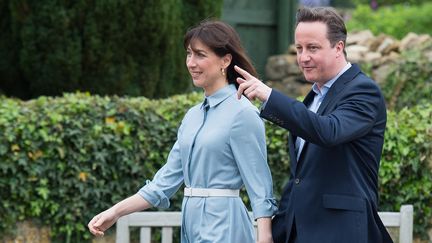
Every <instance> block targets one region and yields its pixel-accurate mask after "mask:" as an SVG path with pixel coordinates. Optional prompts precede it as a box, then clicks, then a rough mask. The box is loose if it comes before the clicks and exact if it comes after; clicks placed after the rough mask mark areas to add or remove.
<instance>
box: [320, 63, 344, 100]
mask: <svg viewBox="0 0 432 243" xmlns="http://www.w3.org/2000/svg"><path fill="white" fill-rule="evenodd" d="M351 66H352V65H351V63H350V62H348V63H347V64H346V65H345V67H344V68H342V70H341V71H340V72H339V73H338V74H337V75H336V76H335V77H334V78H332V79H330V80H329V81H327V82H326V83H325V84H324V85H323V86H321V89H319V88H318V85H317V83H314V84H313V85H312V90H313V91H314V92H315V94H317V95H322V96H325V95H326V94H327V92H328V91H329V89H330V87H331V86H332V85H333V84H334V82H336V80H337V79H338V78H339V77H340V76H341V75H342V74H343V73H344V72H346V71H347V70H348V69H349V68H350V67H351Z"/></svg>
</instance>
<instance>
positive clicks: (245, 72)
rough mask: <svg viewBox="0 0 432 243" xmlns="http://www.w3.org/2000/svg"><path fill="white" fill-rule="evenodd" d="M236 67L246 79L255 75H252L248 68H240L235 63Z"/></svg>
mask: <svg viewBox="0 0 432 243" xmlns="http://www.w3.org/2000/svg"><path fill="white" fill-rule="evenodd" d="M234 69H235V70H236V72H238V73H239V74H240V75H241V76H243V78H245V79H249V78H251V77H253V76H252V75H250V73H248V72H247V71H246V70H244V69H242V68H240V67H239V66H237V65H234Z"/></svg>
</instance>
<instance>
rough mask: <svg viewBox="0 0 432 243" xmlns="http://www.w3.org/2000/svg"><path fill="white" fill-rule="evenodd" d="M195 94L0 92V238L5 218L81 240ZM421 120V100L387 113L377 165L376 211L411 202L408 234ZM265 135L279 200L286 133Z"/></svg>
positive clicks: (426, 154) (160, 159) (146, 163)
mask: <svg viewBox="0 0 432 243" xmlns="http://www.w3.org/2000/svg"><path fill="white" fill-rule="evenodd" d="M202 98H203V95H202V94H201V93H191V94H188V95H178V96H173V97H171V98H169V99H161V100H148V99H145V98H119V97H100V96H90V95H88V94H85V93H77V94H65V95H64V96H63V97H59V98H46V97H40V98H38V99H35V100H31V101H28V102H22V101H19V100H15V99H7V98H4V97H3V98H0V99H1V102H0V130H1V131H2V136H1V137H0V161H2V162H1V163H0V192H1V194H0V195H1V196H0V197H1V200H0V215H2V220H1V221H0V235H4V233H5V232H9V233H10V232H12V231H13V228H14V227H15V222H18V221H21V220H32V219H37V220H38V221H39V222H40V223H41V224H42V225H48V226H50V227H51V229H52V232H53V238H54V240H55V241H58V242H71V241H72V242H84V241H89V239H90V235H89V233H88V232H87V230H86V224H87V222H88V221H89V220H90V218H91V217H92V216H93V215H95V214H96V213H98V212H100V211H101V210H104V209H106V208H108V207H109V206H111V205H112V204H113V203H116V202H118V201H119V200H121V199H123V198H125V197H127V196H129V195H131V194H133V193H135V192H136V191H138V190H139V189H140V187H141V186H142V185H143V184H144V181H145V180H146V179H151V178H152V177H153V175H154V173H155V172H156V171H157V170H158V169H159V168H160V167H161V166H162V165H163V164H164V163H165V161H166V157H167V155H168V152H169V150H170V148H171V146H172V145H173V144H174V140H175V139H176V131H177V128H178V126H179V124H180V121H181V119H182V117H183V116H184V114H185V112H186V111H187V109H188V108H190V107H191V106H193V105H194V104H196V103H198V102H200V101H201V100H202ZM431 117H432V105H431V104H430V103H429V104H425V105H424V106H415V107H412V108H410V109H407V108H405V109H402V110H401V111H400V112H397V111H390V112H389V115H388V126H387V133H386V135H385V140H386V143H385V147H384V154H383V161H382V165H381V170H380V182H381V185H380V191H381V194H380V196H381V208H380V210H395V211H397V210H398V209H399V207H400V205H401V204H405V203H412V204H414V206H415V214H416V217H415V220H416V221H415V232H416V233H420V234H422V235H424V233H425V232H426V229H427V228H428V227H430V225H429V223H428V222H427V220H428V219H430V218H431V216H432V212H431V209H430V205H432V196H431V195H430V191H431V190H432V180H431V179H432V176H431V169H430V167H428V166H429V165H428V163H429V164H430V163H432V161H431V159H432V154H431V153H432V127H431V126H432V122H431ZM266 135H267V147H268V160H269V165H270V168H271V170H272V174H273V181H274V192H275V195H276V197H277V198H280V193H281V192H282V188H283V186H284V184H285V183H286V181H287V179H288V175H289V159H288V154H287V136H288V133H287V131H286V130H284V129H281V128H278V127H276V126H275V125H272V124H270V123H268V122H266ZM181 197H182V195H181V193H177V194H176V195H175V196H174V198H173V199H172V206H171V209H172V210H179V209H180V206H181ZM245 201H247V200H245Z"/></svg>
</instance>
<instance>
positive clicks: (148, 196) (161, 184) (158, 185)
mask: <svg viewBox="0 0 432 243" xmlns="http://www.w3.org/2000/svg"><path fill="white" fill-rule="evenodd" d="M181 130H182V126H180V128H179V131H178V135H177V138H178V137H179V136H180V134H181ZM183 179H184V177H183V169H182V163H181V156H180V147H179V141H178V139H177V141H176V142H175V144H174V146H173V147H172V149H171V151H170V153H169V155H168V159H167V163H166V164H165V165H164V166H163V167H162V168H161V169H159V171H158V172H157V173H156V174H155V176H154V178H153V180H151V181H150V180H147V181H146V185H144V186H143V187H142V188H141V189H140V190H139V191H138V194H139V195H141V196H142V197H143V198H144V199H145V200H147V201H148V202H149V203H150V204H151V205H153V206H154V207H159V208H168V207H169V206H170V201H169V199H170V198H171V197H172V196H173V195H174V193H176V192H177V191H178V189H179V188H180V186H181V185H182V183H183Z"/></svg>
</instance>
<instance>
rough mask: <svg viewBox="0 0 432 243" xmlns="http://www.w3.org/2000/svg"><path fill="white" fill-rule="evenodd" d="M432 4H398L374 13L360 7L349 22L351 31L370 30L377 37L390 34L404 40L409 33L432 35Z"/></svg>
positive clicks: (367, 8)
mask: <svg viewBox="0 0 432 243" xmlns="http://www.w3.org/2000/svg"><path fill="white" fill-rule="evenodd" d="M431 12H432V3H430V2H429V3H423V4H421V5H412V6H410V5H405V4H397V5H393V6H388V7H383V8H379V9H378V10H376V11H374V10H372V9H371V8H370V7H369V6H367V5H359V6H357V7H356V9H355V10H354V12H353V13H352V16H351V19H349V20H348V21H347V29H348V30H349V31H355V30H365V29H369V30H371V31H372V33H374V34H375V35H379V34H380V33H384V34H388V35H391V36H393V37H396V38H398V39H402V38H403V37H405V36H406V35H407V34H408V33H409V32H414V33H417V34H430V35H432V29H431V28H430V26H432V18H431V17H430V13H431Z"/></svg>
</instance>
